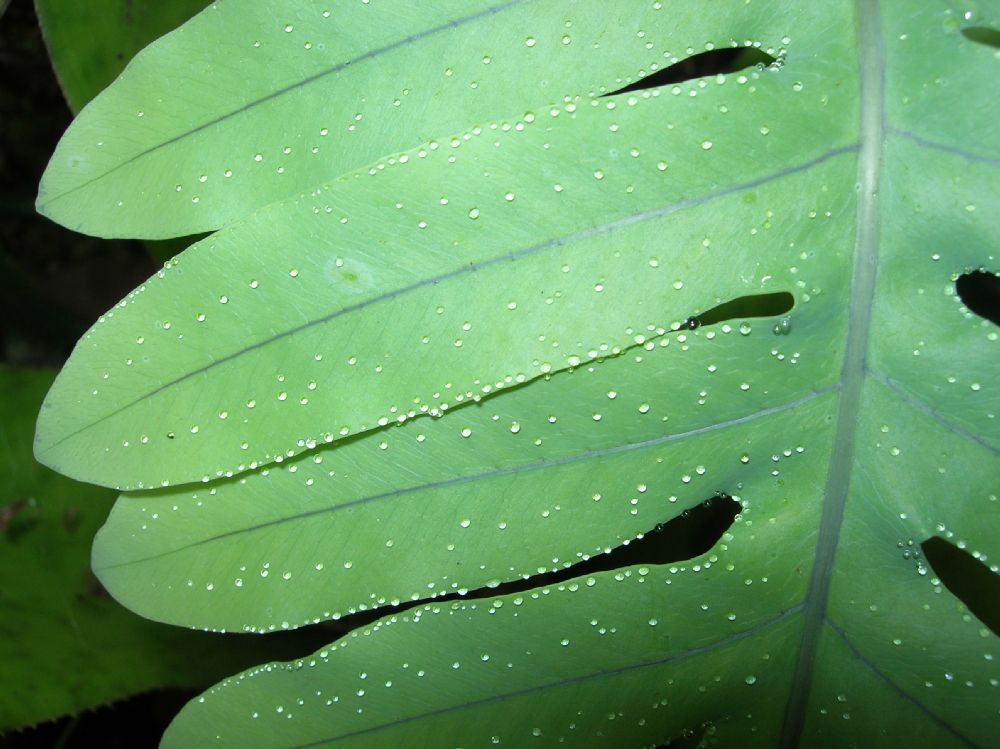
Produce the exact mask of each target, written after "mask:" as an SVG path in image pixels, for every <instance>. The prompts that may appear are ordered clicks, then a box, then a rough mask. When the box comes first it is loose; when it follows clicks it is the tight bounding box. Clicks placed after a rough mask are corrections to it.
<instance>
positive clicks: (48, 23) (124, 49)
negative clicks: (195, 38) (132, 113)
mask: <svg viewBox="0 0 1000 749" xmlns="http://www.w3.org/2000/svg"><path fill="white" fill-rule="evenodd" d="M206 5H208V0H170V1H169V2H152V3H150V2H141V3H136V2H133V0H87V2H75V1H74V0H35V11H36V12H37V13H38V20H39V23H40V24H41V27H42V33H43V35H44V37H45V44H46V46H47V47H48V50H49V57H50V58H51V59H52V66H53V67H54V68H55V71H56V76H57V77H58V79H59V85H60V86H61V87H62V90H63V94H64V95H65V96H66V101H67V102H69V106H70V109H72V110H73V112H79V111H80V110H81V109H82V108H83V106H84V105H85V104H86V103H87V102H89V101H90V100H91V99H93V98H94V97H95V96H97V94H98V93H100V92H101V90H102V89H104V88H105V87H107V86H109V85H110V84H111V83H112V82H113V81H114V80H115V79H116V78H117V77H118V76H119V74H120V73H121V72H122V70H123V69H124V67H125V65H126V64H127V63H128V61H129V60H131V59H132V57H133V56H134V55H135V53H136V52H138V51H139V50H141V49H142V48H143V47H145V46H146V45H147V44H149V43H150V42H152V41H153V40H154V39H156V38H157V37H159V36H161V35H163V34H165V33H167V32H168V31H170V30H172V29H175V28H176V27H178V26H180V25H181V24H182V23H184V22H185V21H186V20H188V19H189V18H190V17H191V16H192V15H194V14H195V13H197V12H198V11H200V10H204V8H205V6H206Z"/></svg>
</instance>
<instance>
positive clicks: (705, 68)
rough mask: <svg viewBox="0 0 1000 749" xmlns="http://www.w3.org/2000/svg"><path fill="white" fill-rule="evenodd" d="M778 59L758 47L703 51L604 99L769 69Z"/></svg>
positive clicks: (613, 92)
mask: <svg viewBox="0 0 1000 749" xmlns="http://www.w3.org/2000/svg"><path fill="white" fill-rule="evenodd" d="M777 61H778V60H777V58H776V57H774V56H773V55H769V54H767V52H764V51H763V50H760V49H758V48H757V47H724V48H722V49H713V50H709V51H708V52H701V53H699V54H697V55H691V57H685V58H684V59H683V60H678V61H677V62H675V63H674V64H673V65H671V66H670V67H666V68H663V69H662V70H657V71H656V72H655V73H651V74H650V75H647V76H646V77H645V78H640V79H639V80H637V81H635V82H634V83H630V84H628V85H627V86H625V87H623V88H620V89H618V90H617V91H612V92H611V93H609V94H605V96H616V95H617V94H627V93H629V92H631V91H641V90H643V89H647V88H656V87H658V86H667V85H669V84H672V83H683V82H684V81H690V80H693V79H694V78H704V77H705V76H709V75H719V74H727V73H736V72H738V71H740V70H746V69H747V68H753V67H758V66H759V67H762V68H763V67H767V66H768V65H773V64H774V63H776V62H777Z"/></svg>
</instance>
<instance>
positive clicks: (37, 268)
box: [0, 0, 329, 749]
mask: <svg viewBox="0 0 1000 749" xmlns="http://www.w3.org/2000/svg"><path fill="white" fill-rule="evenodd" d="M206 4H207V2H206V0H156V1H155V2H153V1H151V0H86V1H85V2H80V0H37V2H36V3H34V4H32V2H31V0H12V2H11V1H10V0H0V81H2V83H0V284H2V289H0V393H2V394H3V395H2V397H0V663H2V664H3V668H2V669H0V747H3V748H4V749H13V748H14V747H29V746H30V747H35V746H54V747H74V746H81V747H82V746H101V747H118V746H121V747H125V746H128V747H136V746H155V745H156V743H157V742H158V741H159V737H160V735H161V733H162V731H163V729H164V728H165V726H166V724H167V723H168V722H169V720H170V719H171V718H172V717H173V715H174V714H175V713H176V712H177V710H178V709H179V708H180V706H181V705H182V704H183V703H184V702H185V701H186V700H188V699H190V698H191V697H192V696H193V695H194V694H196V693H197V692H198V691H200V690H201V689H204V688H205V687H207V686H209V685H210V684H212V683H214V682H216V681H217V680H218V679H220V678H222V677H223V676H225V675H226V674H229V673H234V672H236V671H239V670H241V669H244V668H246V667H249V666H250V665H253V664H256V663H260V662H262V661H266V660H274V659H285V658H291V657H293V656H295V655H297V654H299V653H301V652H302V651H303V648H304V647H305V648H307V649H308V648H311V647H313V646H314V644H313V643H314V641H315V645H316V646H318V644H319V641H326V640H327V639H329V635H328V634H326V633H317V634H315V635H306V636H305V637H304V638H303V636H302V635H301V634H299V635H298V636H297V637H296V638H293V637H292V636H290V635H278V636H277V637H274V636H268V637H247V636H240V635H225V636H220V635H217V634H209V633H203V632H192V631H188V630H183V629H178V628H175V627H168V626H166V625H161V624H157V623H155V622H150V621H147V620H145V619H142V618H140V617H138V616H136V615H134V614H132V613H131V612H130V611H127V610H126V609H124V608H123V607H121V606H120V605H119V604H118V603H116V602H115V601H113V600H112V599H111V598H110V597H109V596H108V595H107V593H106V592H105V591H104V590H103V589H102V588H101V586H100V584H99V583H98V582H97V580H96V579H95V578H94V577H93V575H92V574H91V572H90V545H91V541H92V539H93V536H94V533H95V532H96V530H97V528H98V527H100V525H101V524H102V523H103V522H104V519H105V517H106V516H107V513H108V511H109V509H110V507H111V504H112V503H113V502H114V499H115V496H116V493H115V492H113V491H110V490H108V489H103V488H100V487H93V486H88V485H86V484H80V483H77V482H75V481H72V480H70V479H67V478H64V477H62V476H59V475H57V474H55V473H53V472H52V471H50V470H48V469H47V468H44V467H42V466H40V465H38V464H37V463H36V462H35V461H34V459H33V457H32V449H31V448H32V439H33V434H34V425H35V417H36V414H37V411H38V408H39V405H40V404H41V401H42V398H43V397H44V395H45V392H46V391H47V389H48V387H49V385H50V384H51V382H52V379H53V377H54V376H55V372H56V371H57V370H58V368H59V367H60V366H61V364H62V362H63V361H64V360H65V359H66V357H67V356H68V355H69V353H70V351H71V350H72V348H73V345H74V344H75V342H76V340H77V339H78V338H79V337H80V336H81V335H82V334H83V332H84V331H85V330H86V329H87V328H88V327H89V326H90V325H91V324H92V322H93V321H94V320H95V319H96V318H97V317H98V315H100V314H102V313H103V312H104V311H106V310H107V309H108V308H109V307H111V306H112V305H113V304H115V303H116V302H117V301H118V300H119V299H121V298H122V297H123V296H124V295H125V294H126V293H127V292H128V291H130V290H131V289H132V288H134V287H135V286H137V285H138V284H139V283H141V282H142V281H144V280H145V279H146V278H147V277H148V276H149V275H151V274H152V273H153V272H155V270H156V268H157V266H158V265H159V264H160V263H162V262H163V260H164V259H166V258H169V257H171V256H172V255H173V254H176V252H178V251H180V250H181V249H183V248H184V247H185V246H187V244H188V243H189V242H190V241H191V240H187V241H185V240H178V241H175V242H172V243H143V242H137V241H109V240H102V239H95V238H91V237H86V236H83V235H81V234H76V233H74V232H71V231H69V230H67V229H64V228H62V227H60V226H57V225H56V224H53V223H51V222H49V221H47V220H46V219H43V218H42V217H40V216H38V215H37V214H36V213H35V210H34V200H35V194H36V191H37V187H38V182H39V179H40V177H41V174H42V171H43V170H44V168H45V164H46V163H47V161H48V159H49V156H50V155H51V154H52V151H53V149H54V147H55V145H56V143H57V141H58V140H59V137H60V136H61V135H62V133H63V131H64V130H65V129H66V127H67V126H68V125H69V123H70V121H71V120H72V117H73V113H74V112H76V111H79V109H80V108H82V107H83V106H84V105H85V104H86V102H87V101H89V100H90V99H91V98H93V96H95V95H96V94H97V93H98V92H99V91H100V90H101V89H103V88H104V87H105V86H107V85H108V84H109V83H111V82H112V81H113V80H114V79H115V77H116V76H117V75H118V74H119V73H120V72H121V70H122V69H123V68H124V66H125V65H126V64H127V63H128V61H129V60H130V59H131V58H132V56H133V55H134V54H135V53H136V52H137V51H138V50H140V49H142V48H143V47H144V46H145V45H146V44H148V43H149V42H151V41H152V40H153V39H155V38H157V37H158V36H160V35H162V34H164V33H166V32H168V31H170V30H171V29H173V28H174V27H176V26H177V25H179V24H180V23H182V22H183V21H184V20H186V19H187V18H188V17H190V16H191V15H192V14H194V13H195V12H197V11H199V10H201V9H202V8H203V7H204V6H205V5H206ZM303 640H306V642H303Z"/></svg>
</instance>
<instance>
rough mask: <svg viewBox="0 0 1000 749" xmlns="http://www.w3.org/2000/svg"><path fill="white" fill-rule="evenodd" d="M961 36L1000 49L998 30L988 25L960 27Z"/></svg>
mask: <svg viewBox="0 0 1000 749" xmlns="http://www.w3.org/2000/svg"><path fill="white" fill-rule="evenodd" d="M962 36H964V37H965V38H966V39H968V40H969V41H970V42H975V43H976V44H983V45H985V46H987V47H993V49H1000V31H998V30H997V29H991V28H990V27H989V26H969V27H967V28H964V29H962Z"/></svg>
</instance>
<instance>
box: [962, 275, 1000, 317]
mask: <svg viewBox="0 0 1000 749" xmlns="http://www.w3.org/2000/svg"><path fill="white" fill-rule="evenodd" d="M955 293H957V294H958V298H959V299H961V300H962V304H964V305H965V306H966V307H968V309H969V311H970V312H973V313H975V314H977V315H979V316H980V317H985V318H986V319H987V320H989V321H990V322H992V323H993V324H994V325H1000V277H998V276H997V275H996V274H994V273H990V272H989V271H985V270H974V271H969V272H968V273H963V274H962V275H960V276H959V277H958V278H957V279H956V280H955Z"/></svg>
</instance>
